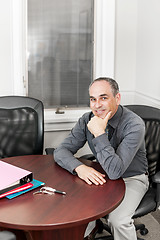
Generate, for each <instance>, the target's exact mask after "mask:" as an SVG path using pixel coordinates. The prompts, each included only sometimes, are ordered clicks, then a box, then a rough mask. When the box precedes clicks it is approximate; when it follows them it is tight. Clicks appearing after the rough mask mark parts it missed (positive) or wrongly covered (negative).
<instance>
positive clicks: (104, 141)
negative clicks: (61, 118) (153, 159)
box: [54, 78, 149, 240]
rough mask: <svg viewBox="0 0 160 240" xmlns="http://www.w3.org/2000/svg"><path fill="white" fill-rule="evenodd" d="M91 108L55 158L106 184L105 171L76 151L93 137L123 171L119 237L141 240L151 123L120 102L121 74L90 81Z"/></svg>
mask: <svg viewBox="0 0 160 240" xmlns="http://www.w3.org/2000/svg"><path fill="white" fill-rule="evenodd" d="M89 95H90V108H91V110H92V112H90V113H85V114H84V115H83V116H82V117H81V118H80V119H79V121H78V122H77V124H76V125H75V127H74V128H73V129H72V131H71V133H70V134H69V136H68V137H67V138H66V139H65V140H64V141H63V143H62V144H61V145H60V146H59V147H58V148H57V149H56V150H55V153H54V159H55V161H56V162H57V163H58V164H59V165H60V166H62V167H63V168H65V169H67V170H68V171H70V172H71V173H73V174H77V175H78V176H79V177H80V178H81V179H83V180H84V181H86V183H88V184H96V185H99V184H100V185H101V184H104V183H105V176H104V175H103V174H101V173H99V172H97V171H96V170H94V169H93V168H91V167H88V166H85V165H83V164H82V163H81V162H80V161H78V159H76V158H75V157H74V154H75V153H76V152H77V151H78V149H80V148H81V147H83V145H84V144H85V142H86V141H88V144H89V147H90V149H91V150H92V152H93V154H94V156H95V157H96V159H97V161H98V162H99V163H100V165H101V166H102V168H103V169H104V170H105V172H106V174H107V175H108V177H109V178H110V179H117V178H120V177H122V178H123V179H124V182H125V185H126V193H125V197H124V199H123V201H122V203H121V204H120V205H119V206H118V207H117V208H116V209H115V210H114V211H112V212H111V213H110V214H109V216H108V218H107V222H108V224H109V226H110V227H111V231H112V233H113V235H114V240H136V239H137V236H136V231H135V227H134V224H133V220H132V216H133V214H134V212H135V210H136V208H137V206H138V205H139V203H140V201H141V199H142V197H143V196H144V194H145V193H146V191H147V189H148V184H149V183H148V177H147V174H146V173H147V168H148V165H147V159H146V151H145V142H144V134H145V125H144V122H143V120H142V119H141V118H140V117H139V116H137V115H136V114H135V113H133V112H131V111H129V110H127V108H125V107H123V106H121V105H120V100H121V95H120V93H119V87H118V84H117V82H116V81H115V80H113V79H111V78H98V79H96V80H94V81H93V82H92V83H91V85H90V87H89Z"/></svg>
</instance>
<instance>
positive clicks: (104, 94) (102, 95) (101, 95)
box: [90, 93, 108, 98]
mask: <svg viewBox="0 0 160 240" xmlns="http://www.w3.org/2000/svg"><path fill="white" fill-rule="evenodd" d="M104 96H108V95H107V94H106V93H103V94H100V95H99V97H104ZM90 98H95V97H94V96H90Z"/></svg>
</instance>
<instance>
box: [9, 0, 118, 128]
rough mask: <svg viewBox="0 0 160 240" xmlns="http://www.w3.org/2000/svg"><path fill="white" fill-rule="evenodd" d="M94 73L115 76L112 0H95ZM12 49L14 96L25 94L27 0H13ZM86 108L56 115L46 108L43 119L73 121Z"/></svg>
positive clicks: (113, 5)
mask: <svg viewBox="0 0 160 240" xmlns="http://www.w3.org/2000/svg"><path fill="white" fill-rule="evenodd" d="M94 4H95V7H94V9H95V13H94V15H95V17H94V19H95V22H94V26H95V27H94V66H93V69H94V72H93V77H94V78H97V77H100V76H108V77H113V78H114V57H115V0H94ZM12 18H13V21H12V24H13V25H12V28H13V33H12V36H13V38H12V46H13V47H12V49H13V85H14V95H24V96H25V95H27V92H28V89H27V81H28V80H27V76H28V69H27V53H26V49H27V42H26V39H27V38H26V34H27V27H26V26H27V20H26V19H27V0H12ZM85 111H88V109H86V108H85V109H79V111H76V113H77V114H76V115H75V109H74V110H72V109H68V110H65V114H59V115H57V114H55V109H51V110H47V109H45V122H46V123H48V124H49V123H53V122H55V121H56V122H59V123H62V122H75V121H77V119H78V118H79V117H80V115H82V113H83V112H85Z"/></svg>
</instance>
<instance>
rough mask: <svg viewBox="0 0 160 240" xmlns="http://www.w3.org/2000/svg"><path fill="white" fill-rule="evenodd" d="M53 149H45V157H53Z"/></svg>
mask: <svg viewBox="0 0 160 240" xmlns="http://www.w3.org/2000/svg"><path fill="white" fill-rule="evenodd" d="M54 150H55V148H45V152H46V154H47V155H53V152H54Z"/></svg>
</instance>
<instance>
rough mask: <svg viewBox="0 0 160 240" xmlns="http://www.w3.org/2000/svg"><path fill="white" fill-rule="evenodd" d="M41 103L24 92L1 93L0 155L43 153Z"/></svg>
mask: <svg viewBox="0 0 160 240" xmlns="http://www.w3.org/2000/svg"><path fill="white" fill-rule="evenodd" d="M43 140H44V107H43V103H42V102H41V101H39V100H37V99H34V98H30V97H24V96H5V97H0V158H5V157H12V156H21V155H33V154H42V153H43Z"/></svg>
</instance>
